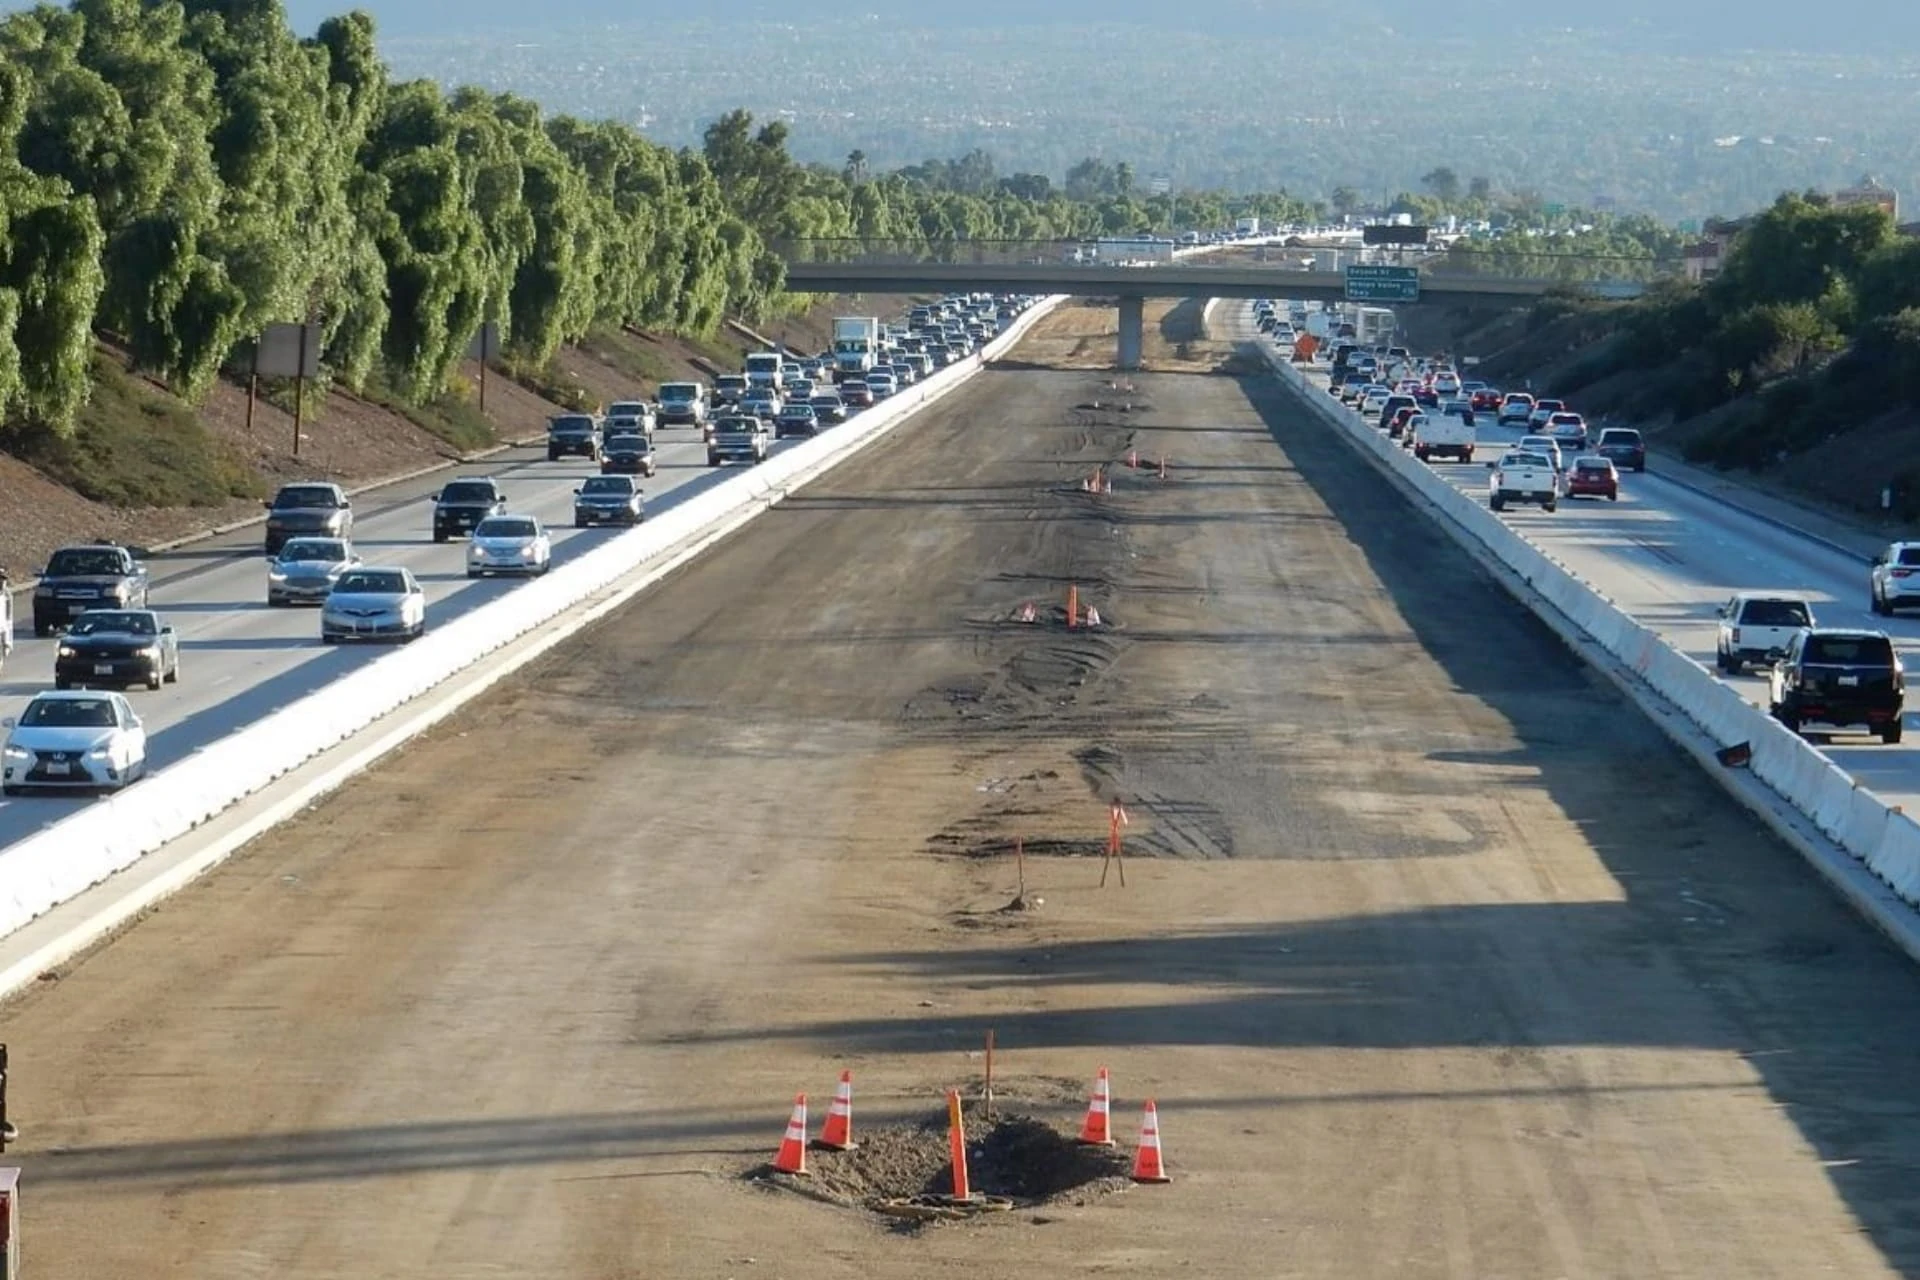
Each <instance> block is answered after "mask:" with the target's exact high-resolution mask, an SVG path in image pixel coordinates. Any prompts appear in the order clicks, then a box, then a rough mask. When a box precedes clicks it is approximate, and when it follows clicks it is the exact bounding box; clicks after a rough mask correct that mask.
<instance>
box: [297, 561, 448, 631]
mask: <svg viewBox="0 0 1920 1280" xmlns="http://www.w3.org/2000/svg"><path fill="white" fill-rule="evenodd" d="M426 633H427V593H426V590H425V588H423V587H422V586H421V585H420V583H419V581H418V580H417V579H415V578H414V576H413V571H412V570H411V569H408V568H407V567H406V566H405V565H361V566H360V567H359V568H357V569H349V570H347V572H345V573H343V574H341V575H340V580H339V581H338V582H335V583H334V584H333V590H332V591H331V592H329V593H328V594H327V599H326V603H325V604H322V605H321V606H320V643H322V644H338V643H340V642H341V641H343V640H418V639H419V638H420V637H421V636H423V635H425V634H426Z"/></svg>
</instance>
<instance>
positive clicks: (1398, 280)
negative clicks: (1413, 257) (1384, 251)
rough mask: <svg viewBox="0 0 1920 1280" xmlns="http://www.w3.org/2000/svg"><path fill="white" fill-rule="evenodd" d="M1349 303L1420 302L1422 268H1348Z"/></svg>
mask: <svg viewBox="0 0 1920 1280" xmlns="http://www.w3.org/2000/svg"><path fill="white" fill-rule="evenodd" d="M1346 279H1347V301H1348V302H1418V301H1420V269H1419V268H1418V267H1384V266H1379V265H1377V264H1373V263H1356V264H1354V265H1352V266H1349V267H1348V268H1347V277H1346Z"/></svg>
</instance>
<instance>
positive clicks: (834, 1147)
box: [814, 1071, 860, 1151]
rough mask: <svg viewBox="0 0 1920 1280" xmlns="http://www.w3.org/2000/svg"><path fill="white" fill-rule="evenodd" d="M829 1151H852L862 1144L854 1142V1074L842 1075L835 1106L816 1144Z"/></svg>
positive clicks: (845, 1072)
mask: <svg viewBox="0 0 1920 1280" xmlns="http://www.w3.org/2000/svg"><path fill="white" fill-rule="evenodd" d="M814 1145H815V1146H818V1147H822V1148H824V1149H826V1150H828V1151H852V1150H853V1149H854V1148H855V1147H857V1146H859V1145H860V1144H859V1143H857V1142H855V1141H854V1140H853V1072H851V1071H842V1072H841V1073H840V1087H839V1088H838V1089H836V1090H834V1094H833V1106H832V1107H830V1108H829V1109H828V1111H827V1123H826V1125H825V1126H824V1127H822V1128H821V1130H820V1139H819V1141H818V1142H816V1143H815V1144H814Z"/></svg>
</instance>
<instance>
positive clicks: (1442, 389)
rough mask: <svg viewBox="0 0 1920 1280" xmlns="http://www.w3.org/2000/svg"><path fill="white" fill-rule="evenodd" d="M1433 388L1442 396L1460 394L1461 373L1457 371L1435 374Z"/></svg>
mask: <svg viewBox="0 0 1920 1280" xmlns="http://www.w3.org/2000/svg"><path fill="white" fill-rule="evenodd" d="M1433 390H1434V392H1435V394H1437V395H1442V396H1457V395H1459V394H1460V375H1459V374H1457V373H1439V374H1435V375H1434V378H1433Z"/></svg>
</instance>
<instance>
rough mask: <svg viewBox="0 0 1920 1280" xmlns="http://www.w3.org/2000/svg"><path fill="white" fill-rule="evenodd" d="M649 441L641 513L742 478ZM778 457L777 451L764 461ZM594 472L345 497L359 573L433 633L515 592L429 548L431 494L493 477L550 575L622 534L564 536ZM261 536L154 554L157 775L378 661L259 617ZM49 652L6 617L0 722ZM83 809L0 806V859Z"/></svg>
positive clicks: (253, 533) (254, 531)
mask: <svg viewBox="0 0 1920 1280" xmlns="http://www.w3.org/2000/svg"><path fill="white" fill-rule="evenodd" d="M657 440H658V442H659V457H660V472H659V474H658V475H657V476H655V477H653V478H652V479H643V480H642V481H641V484H642V487H643V488H644V490H645V491H646V495H647V511H648V514H649V515H650V516H651V515H657V514H659V513H661V512H664V511H668V510H671V509H672V508H673V507H674V506H675V505H677V504H678V503H681V502H684V501H686V500H687V499H689V498H690V497H692V496H694V495H695V494H698V493H701V492H704V491H706V490H707V489H709V488H711V487H712V486H714V485H716V484H718V483H720V482H721V481H723V480H725V479H727V478H728V477H731V476H735V475H738V474H740V471H741V470H742V469H741V468H739V467H729V468H724V469H716V468H710V467H708V466H707V465H706V449H705V446H704V445H703V444H702V442H701V440H700V436H699V433H698V432H697V431H695V430H694V429H692V428H688V427H662V428H661V429H660V431H659V433H658V435H657ZM790 447H792V446H791V443H790V442H783V443H781V444H779V445H778V446H776V452H778V451H780V450H785V449H787V448H790ZM598 473H599V469H598V466H597V465H596V464H594V463H590V462H587V461H586V460H585V459H582V458H566V459H562V460H560V461H558V462H548V461H547V459H546V454H545V452H544V450H543V449H541V448H533V449H524V450H515V451H513V452H511V453H509V454H503V455H500V456H499V457H496V458H491V459H488V460H487V461H486V462H484V463H480V464H474V465H470V466H461V467H456V468H450V469H448V470H447V471H444V472H440V473H436V474H435V475H433V476H426V477H420V478H417V479H414V480H409V481H404V482H401V483H399V484H397V485H394V486H391V487H390V488H388V489H384V490H375V491H372V492H369V493H366V494H362V495H360V496H359V497H357V498H356V499H355V500H354V545H355V547H356V549H357V550H358V551H359V554H360V555H361V557H362V558H363V559H364V560H365V561H366V562H367V563H368V564H398V565H404V566H406V567H407V568H409V569H411V570H413V572H414V575H415V576H416V577H417V578H419V579H420V582H421V585H422V586H424V587H425V588H426V591H427V625H428V627H429V628H430V629H431V628H433V627H437V626H444V625H445V624H447V623H449V622H451V621H453V620H455V619H457V618H459V617H460V616H462V615H463V614H466V613H468V612H470V611H471V610H473V609H475V608H477V607H479V606H480V605H482V604H485V603H487V602H488V601H490V600H494V599H497V598H499V597H500V596H501V595H503V594H504V593H506V592H509V591H512V590H513V589H514V587H515V586H517V585H518V583H517V581H515V580H513V579H501V578H487V579H480V580H470V579H468V578H467V576H466V543H465V541H464V540H459V539H456V540H453V541H450V542H446V543H439V544H436V543H435V542H434V541H433V537H432V514H433V494H434V493H436V492H437V491H438V490H439V489H440V487H441V486H442V485H444V484H445V483H447V482H448V481H450V480H453V479H456V478H459V477H462V476H479V475H491V476H494V477H497V478H498V479H499V480H500V482H501V487H502V489H503V490H504V491H505V492H506V495H507V501H508V509H509V510H510V511H513V512H515V513H518V514H523V515H533V516H537V517H539V518H540V519H541V520H542V521H543V522H545V523H546V524H547V526H548V527H549V529H550V530H551V532H552V538H553V562H554V564H555V565H556V566H558V565H562V564H565V563H566V562H567V561H569V560H571V559H573V558H574V557H576V556H578V555H581V554H583V553H584V552H586V551H588V550H591V549H593V548H594V547H597V546H600V545H602V544H604V543H605V542H606V540H608V539H610V538H615V537H619V536H620V535H621V533H622V532H624V531H622V530H618V529H613V528H607V527H596V528H591V529H581V530H576V529H574V528H573V527H572V521H573V490H574V489H575V488H577V487H578V486H579V485H580V483H581V481H583V480H584V479H586V478H587V477H588V476H591V475H597V474H598ZM261 538H262V530H261V529H260V528H259V527H257V526H256V527H252V528H248V529H244V530H236V531H234V532H233V533H230V534H227V535H224V536H222V537H219V538H215V539H211V540H209V541H206V542H198V543H193V544H191V545H189V546H185V547H181V548H179V549H178V550H175V551H171V552H167V553H165V554H162V555H159V556H156V557H155V558H154V560H153V561H152V563H151V566H150V567H151V569H152V571H153V575H154V585H153V588H152V592H151V595H152V606H153V608H154V609H156V610H158V611H159V613H160V614H161V616H162V617H163V618H164V619H165V620H166V621H167V622H170V623H171V624H172V625H173V626H174V627H175V628H177V629H178V631H179V635H180V681H179V683H178V684H173V685H168V686H165V687H164V688H162V689H160V690H158V691H153V692H150V691H147V690H135V691H133V692H132V693H131V694H130V695H129V696H130V697H132V699H133V701H134V705H135V706H136V707H137V708H138V709H139V711H140V713H141V715H142V716H143V717H144V718H145V719H146V723H147V728H148V732H149V734H150V735H151V737H150V760H149V767H150V768H152V769H156V770H157V769H162V768H164V767H166V766H167V765H168V764H171V763H173V762H174V761H177V760H180V759H182V758H184V757H186V756H188V755H190V754H191V753H193V752H194V751H195V750H197V749H199V748H201V747H204V746H206V745H208V744H209V743H212V742H214V741H216V740H218V739H219V738H221V737H224V736H225V735H227V734H229V733H232V732H233V731H235V730H237V729H240V728H243V727H245V726H246V725H248V724H251V723H252V722H254V721H255V720H258V719H259V718H260V717H262V716H264V715H267V714H269V713H271V712H273V711H275V710H277V709H278V708H280V707H283V706H285V705H287V704H288V703H290V702H292V701H294V700H295V699H297V698H300V697H303V696H305V695H306V694H309V693H312V692H313V691H315V690H316V689H319V688H321V687H322V686H323V685H326V684H328V683H330V682H332V681H334V680H337V679H339V678H340V677H341V676H342V675H345V674H346V673H347V672H349V671H352V670H354V669H355V668H357V667H359V666H361V665H362V664H364V663H368V662H373V661H377V660H378V659H379V657H380V656H381V655H382V654H384V653H387V652H389V651H390V650H389V647H388V646H386V645H366V646H359V645H341V646H327V645H322V644H321V643H320V614H319V610H318V609H317V608H314V607H297V606H296V607H291V608H270V607H268V605H267V603H266V575H267V558H266V556H265V555H264V554H263V552H262V550H261ZM58 644H59V641H58V639H57V638H52V637H49V638H46V639H35V638H34V637H33V634H32V619H31V617H30V616H26V617H22V618H20V619H18V621H17V625H16V646H17V647H16V648H15V649H14V652H13V656H12V657H11V658H9V659H8V661H7V665H6V669H5V671H4V673H0V707H4V708H5V714H8V715H12V714H16V713H17V712H18V710H19V708H20V706H21V705H22V704H23V702H24V700H25V699H26V698H28V697H31V696H32V695H33V694H34V693H37V692H39V691H40V690H42V689H48V688H51V687H52V684H53V658H54V649H55V647H56V646H57V645H58ZM91 802H92V801H91V800H90V799H88V798H86V797H80V796H61V795H27V796H18V797H13V798H10V799H8V800H6V801H4V802H0V849H3V848H4V847H5V846H6V845H10V844H12V843H13V842H14V841H16V840H19V839H21V838H22V837H24V836H27V835H30V834H32V833H33V832H35V831H36V830H38V829H39V828H40V827H42V826H44V825H45V824H47V823H50V822H55V821H58V820H59V819H61V818H63V817H65V816H66V815H67V814H69V813H71V812H73V811H74V810H75V809H77V808H79V807H81V806H84V805H86V804H89V803H91Z"/></svg>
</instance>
